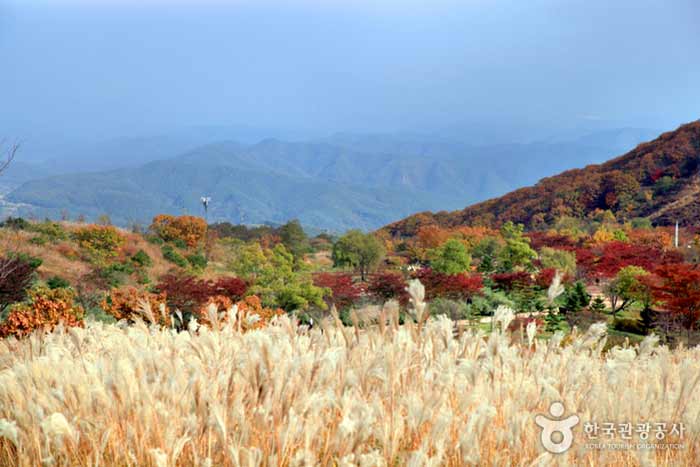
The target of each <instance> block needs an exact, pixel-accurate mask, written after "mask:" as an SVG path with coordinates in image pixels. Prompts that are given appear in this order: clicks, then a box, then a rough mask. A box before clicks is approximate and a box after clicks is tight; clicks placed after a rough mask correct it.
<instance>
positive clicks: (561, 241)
mask: <svg viewBox="0 0 700 467" xmlns="http://www.w3.org/2000/svg"><path fill="white" fill-rule="evenodd" d="M525 236H526V237H527V238H529V239H530V247H532V248H533V249H535V250H537V251H539V250H540V249H541V248H542V247H545V246H547V247H549V248H558V249H560V250H564V249H573V248H575V247H576V245H577V244H578V242H577V241H576V240H575V239H573V238H571V237H569V236H568V235H562V234H558V233H550V232H529V233H527V234H526V235H525Z"/></svg>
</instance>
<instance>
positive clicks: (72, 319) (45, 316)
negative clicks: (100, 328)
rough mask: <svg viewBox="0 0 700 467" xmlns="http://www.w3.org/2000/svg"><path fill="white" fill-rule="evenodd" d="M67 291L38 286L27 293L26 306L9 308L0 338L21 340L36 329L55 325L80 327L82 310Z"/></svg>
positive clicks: (71, 292) (0, 326) (20, 305)
mask: <svg viewBox="0 0 700 467" xmlns="http://www.w3.org/2000/svg"><path fill="white" fill-rule="evenodd" d="M74 300H75V292H73V291H72V290H71V289H64V288H61V289H53V290H52V289H49V288H47V287H39V288H37V289H34V290H32V291H30V292H29V301H28V302H27V303H18V304H16V305H13V306H12V307H11V308H10V310H9V313H8V316H7V319H5V321H3V322H2V323H0V337H7V336H16V337H22V336H26V335H27V334H30V333H31V332H32V331H34V330H36V329H44V330H48V331H50V330H52V329H53V328H54V327H56V325H58V323H60V322H62V323H63V324H64V325H65V326H81V327H82V326H83V317H84V315H85V311H84V310H83V308H82V307H81V306H80V305H77V304H75V303H74Z"/></svg>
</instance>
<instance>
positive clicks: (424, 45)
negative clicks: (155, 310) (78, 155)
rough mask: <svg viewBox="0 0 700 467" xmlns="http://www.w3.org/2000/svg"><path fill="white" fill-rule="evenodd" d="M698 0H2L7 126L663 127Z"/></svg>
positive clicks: (676, 101)
mask: <svg viewBox="0 0 700 467" xmlns="http://www.w3.org/2000/svg"><path fill="white" fill-rule="evenodd" d="M699 54H700V2H699V1H698V0H686V1H682V0H678V1H674V0H663V1H662V0H659V1H653V2H652V1H644V0H614V1H612V0H604V1H592V0H585V1H545V0H513V1H497V0H492V1H487V0H483V1H481V0H462V1H449V0H425V1H422V2H418V1H412V0H384V1H382V0H375V1H370V0H355V1H351V0H335V1H334V0H325V1H323V0H316V1H312V0H307V1H303V0H297V1H295V0H286V1H283V0H279V1H275V0H254V1H253V0H251V1H245V0H228V1H227V0H219V1H201V0H200V1H195V0H190V1H187V0H179V1H168V0H138V1H137V0H133V1H126V0H122V1H120V0H91V1H90V0H83V1H78V0H73V1H69V0H21V1H20V0H0V70H1V72H0V109H1V110H0V135H5V134H9V135H10V136H11V135H12V134H14V133H17V134H22V133H24V132H27V131H33V130H37V131H39V130H40V131H46V132H51V131H53V132H65V133H67V134H88V133H100V134H102V133H104V134H111V133H115V134H118V133H119V134H124V133H129V132H144V131H152V130H159V129H167V128H171V127H177V126H183V125H221V124H246V125H251V126H261V127H270V128H295V129H308V130H315V131H320V132H332V131H340V130H350V131H394V130H419V131H434V130H440V129H446V128H459V127H460V126H463V125H469V124H471V123H473V122H488V123H489V124H494V122H504V124H505V123H506V122H507V123H508V124H514V125H521V126H528V125H530V126H533V127H547V126H552V127H556V126H576V125H582V126H586V125H588V126H591V127H595V126H596V125H599V126H601V127H606V126H640V127H653V128H663V129H670V128H671V127H674V126H675V125H677V124H678V123H680V122H684V121H690V120H694V119H698V118H700V59H698V57H699V56H700V55H699Z"/></svg>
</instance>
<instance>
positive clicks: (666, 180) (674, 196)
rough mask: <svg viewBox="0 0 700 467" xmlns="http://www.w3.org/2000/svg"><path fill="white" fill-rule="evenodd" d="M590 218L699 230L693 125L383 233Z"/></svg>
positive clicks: (698, 148)
mask: <svg viewBox="0 0 700 467" xmlns="http://www.w3.org/2000/svg"><path fill="white" fill-rule="evenodd" d="M597 210H610V211H611V212H612V213H613V214H614V215H615V216H616V217H617V219H618V220H621V221H625V220H630V219H633V218H639V217H646V218H648V219H650V220H651V222H652V223H654V224H656V225H672V224H675V223H676V222H678V223H680V224H681V225H697V224H698V223H700V121H695V122H691V123H688V124H685V125H682V126H681V127H679V128H678V129H677V130H675V131H671V132H667V133H664V134H662V135H661V136H659V137H658V138H656V139H655V140H653V141H650V142H648V143H644V144H640V145H639V146H637V147H636V148H635V149H633V150H632V151H629V152H628V153H626V154H624V155H622V156H620V157H617V158H614V159H612V160H609V161H607V162H605V163H602V164H592V165H589V166H587V167H584V168H581V169H572V170H568V171H565V172H563V173H561V174H559V175H556V176H552V177H547V178H544V179H542V180H540V181H539V182H538V183H537V184H535V185H534V186H530V187H526V188H521V189H518V190H515V191H513V192H511V193H508V194H506V195H504V196H501V197H497V198H493V199H489V200H487V201H483V202H480V203H477V204H474V205H471V206H468V207H466V208H464V209H462V210H458V211H453V212H447V211H442V212H437V213H431V212H422V213H418V214H415V215H412V216H410V217H408V218H406V219H403V220H401V221H398V222H395V223H392V224H390V225H388V226H386V227H385V230H386V231H388V232H389V233H390V234H391V235H392V236H395V237H410V236H412V235H414V234H415V233H416V232H417V230H418V229H419V228H420V227H421V226H424V225H430V224H434V225H439V226H442V227H456V226H460V225H472V226H475V225H481V226H490V227H498V226H499V225H501V224H503V223H504V222H507V221H513V222H516V223H522V224H524V225H525V226H526V227H527V228H529V229H540V228H544V227H547V226H548V225H552V223H554V222H555V221H556V220H557V219H559V218H561V217H562V216H570V217H578V218H583V217H586V216H588V215H589V214H591V213H593V212H596V211H597Z"/></svg>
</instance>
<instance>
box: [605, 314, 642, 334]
mask: <svg viewBox="0 0 700 467" xmlns="http://www.w3.org/2000/svg"><path fill="white" fill-rule="evenodd" d="M613 329H615V330H616V331H622V332H630V333H632V334H640V335H645V334H646V330H645V329H644V324H643V323H642V322H641V320H639V319H637V318H615V319H614V320H613Z"/></svg>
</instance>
